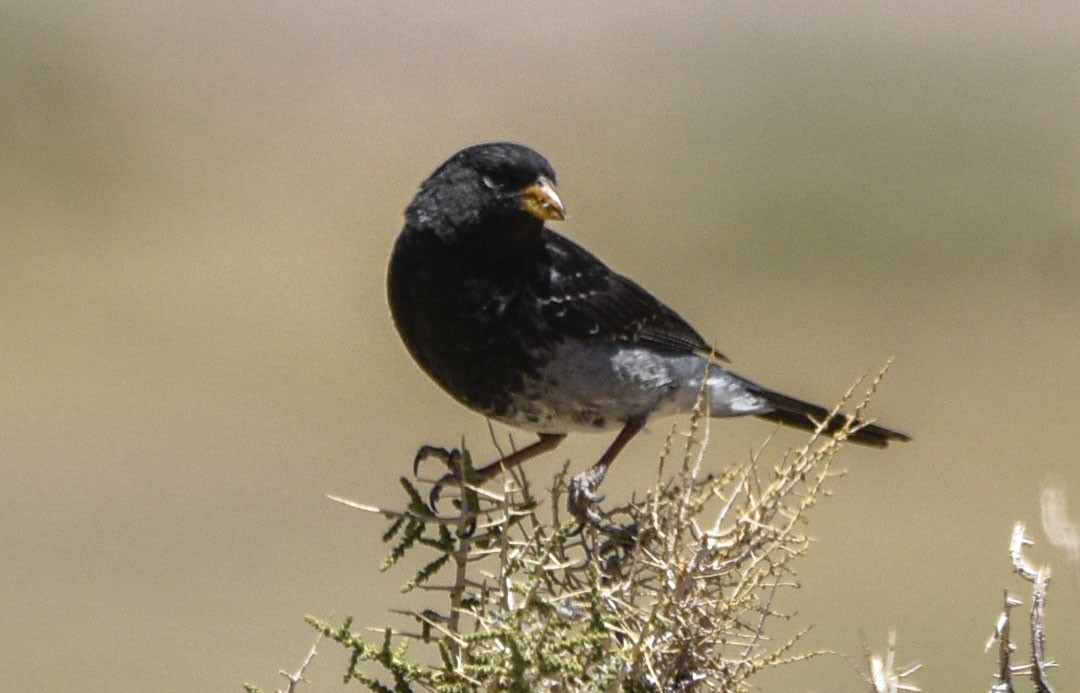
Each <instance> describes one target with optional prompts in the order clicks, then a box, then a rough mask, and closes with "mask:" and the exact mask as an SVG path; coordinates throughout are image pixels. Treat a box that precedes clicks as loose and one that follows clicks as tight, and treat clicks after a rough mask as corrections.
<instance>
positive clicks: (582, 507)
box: [567, 417, 645, 525]
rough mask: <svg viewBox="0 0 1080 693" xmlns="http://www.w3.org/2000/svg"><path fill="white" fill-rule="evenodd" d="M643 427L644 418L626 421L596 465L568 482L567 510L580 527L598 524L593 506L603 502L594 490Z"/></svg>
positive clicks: (598, 520)
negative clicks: (587, 524)
mask: <svg viewBox="0 0 1080 693" xmlns="http://www.w3.org/2000/svg"><path fill="white" fill-rule="evenodd" d="M644 427H645V419H644V417H638V418H634V419H630V420H629V421H627V422H626V425H625V426H623V428H622V430H621V431H619V435H617V436H615V440H614V441H612V443H611V445H609V446H608V449H607V450H605V451H604V454H603V455H601V456H600V459H599V460H598V461H597V462H596V464H594V465H593V466H591V467H589V468H588V469H586V470H585V471H583V472H582V473H580V474H578V475H576V476H575V477H574V478H573V479H571V480H570V497H569V499H568V500H567V508H568V509H569V510H570V514H571V515H573V516H574V517H575V518H576V519H577V521H578V522H580V523H581V524H582V525H584V524H586V523H592V524H598V523H599V522H600V515H599V514H598V513H597V512H596V509H595V508H594V507H593V506H594V505H596V504H597V503H599V502H600V501H601V500H603V498H604V497H603V496H601V495H598V494H597V493H596V489H598V488H600V484H601V483H603V481H604V476H605V475H606V474H607V471H608V468H609V467H611V463H612V462H614V461H615V458H616V457H618V456H619V453H620V452H622V449H623V448H625V447H626V444H627V443H629V442H630V439H631V438H633V437H634V436H635V435H637V434H638V432H639V431H640V430H641V429H642V428H644Z"/></svg>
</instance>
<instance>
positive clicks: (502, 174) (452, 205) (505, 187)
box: [405, 142, 565, 232]
mask: <svg viewBox="0 0 1080 693" xmlns="http://www.w3.org/2000/svg"><path fill="white" fill-rule="evenodd" d="M564 216H565V210H564V208H563V205H562V201H561V200H560V199H559V194H558V191H557V190H556V189H555V171H554V169H552V168H551V164H550V163H548V161H547V159H545V158H544V157H543V156H541V155H540V154H538V153H537V152H535V151H533V150H532V149H530V148H528V147H526V146H524V145H520V144H514V143H512V142H490V143H486V144H477V145H473V146H471V147H466V148H465V149H462V150H461V151H459V152H458V153H456V154H454V155H453V156H451V157H450V158H449V159H447V160H446V162H445V163H444V164H443V165H442V166H440V167H439V168H437V169H435V172H434V173H432V174H431V175H430V176H429V177H428V178H427V180H425V181H424V182H423V183H422V184H421V186H420V192H418V193H417V194H416V197H415V198H413V201H412V203H411V204H409V207H408V209H406V210H405V217H406V221H407V223H408V224H409V225H411V226H414V227H417V228H424V227H428V228H433V229H436V230H440V229H445V228H451V229H455V230H457V231H458V232H461V231H463V230H465V229H468V228H470V227H479V226H482V225H485V224H487V223H489V222H494V223H498V222H506V221H517V222H521V223H528V225H529V226H533V225H537V226H539V225H542V224H543V222H544V221H546V220H561V219H563V218H564Z"/></svg>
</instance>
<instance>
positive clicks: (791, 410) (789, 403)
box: [746, 382, 911, 448]
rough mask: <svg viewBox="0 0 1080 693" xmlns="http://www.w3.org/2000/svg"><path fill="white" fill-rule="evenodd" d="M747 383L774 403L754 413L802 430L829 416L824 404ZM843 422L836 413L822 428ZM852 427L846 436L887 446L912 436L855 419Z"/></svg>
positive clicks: (830, 428)
mask: <svg viewBox="0 0 1080 693" xmlns="http://www.w3.org/2000/svg"><path fill="white" fill-rule="evenodd" d="M746 386H747V389H748V390H749V391H750V392H751V393H752V394H754V395H757V396H758V397H761V398H762V399H764V400H765V401H766V402H768V403H769V405H770V406H772V407H773V409H772V411H766V412H762V413H760V414H757V416H759V417H761V418H762V419H768V420H770V421H776V422H777V423H781V424H785V425H787V426H794V427H795V428H800V429H802V430H804V431H813V430H816V429H817V427H818V425H819V424H820V423H821V422H822V421H824V420H825V419H828V418H829V414H830V411H829V410H828V409H826V408H825V407H822V406H819V405H817V404H811V403H809V402H804V401H802V400H799V399H795V398H794V397H788V396H787V395H782V394H780V393H779V392H775V391H773V390H769V389H767V388H764V387H761V386H760V385H757V384H755V383H751V382H747V383H746ZM846 423H847V417H846V416H845V415H844V414H837V415H836V416H834V417H832V419H830V420H829V423H828V425H827V426H826V427H825V432H826V433H835V432H836V431H839V430H840V429H841V428H843V427H844V425H845V424H846ZM851 429H852V433H851V434H850V435H849V436H848V440H850V441H852V442H855V443H861V444H862V445H869V446H871V447H875V448H884V447H887V446H888V445H889V443H890V442H891V441H907V440H911V437H910V436H909V435H907V434H906V433H901V432H900V431H896V430H893V429H891V428H886V427H884V426H879V425H877V424H872V423H863V422H862V421H858V420H856V421H854V422H853V423H852V425H851Z"/></svg>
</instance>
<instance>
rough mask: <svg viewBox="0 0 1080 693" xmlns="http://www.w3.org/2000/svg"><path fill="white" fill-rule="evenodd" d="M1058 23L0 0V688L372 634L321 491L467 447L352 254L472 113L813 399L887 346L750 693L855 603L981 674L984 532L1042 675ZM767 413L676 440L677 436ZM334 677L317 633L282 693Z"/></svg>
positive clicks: (485, 438) (1050, 463)
mask: <svg viewBox="0 0 1080 693" xmlns="http://www.w3.org/2000/svg"><path fill="white" fill-rule="evenodd" d="M1077 46H1080V5H1077V4H1076V3H1072V2H1043V3H997V2H991V3H971V4H960V3H956V4H952V5H948V6H942V5H941V3H938V2H930V1H925V2H924V1H917V2H908V3H888V2H872V3H814V4H807V3H801V2H780V3H768V4H762V3H757V2H741V1H736V2H728V3H714V2H702V3H696V4H695V3H686V4H681V5H680V6H679V9H678V11H675V10H674V9H672V8H668V9H660V8H658V7H656V6H654V5H653V4H647V3H636V4H635V3H621V4H616V3H596V4H585V3H573V2H562V1H553V2H546V3H538V4H532V5H516V6H513V7H510V6H506V7H499V8H496V7H495V6H494V5H493V4H490V3H484V2H460V3H446V4H438V5H436V4H428V3H411V2H403V3H351V2H341V3H335V2H305V3H299V2H296V3H287V2H266V3H257V4H240V5H237V4H234V3H224V4H222V3H217V2H181V3H140V2H130V1H128V2H125V1H122V0H121V1H117V2H99V3H31V2H18V1H16V2H6V3H4V4H3V5H2V7H0V66H2V67H0V93H2V96H0V184H2V191H3V192H2V193H0V224H2V229H3V231H2V236H0V263H2V265H0V267H2V272H0V465H2V467H0V468H2V469H3V478H4V483H3V484H2V486H0V555H2V556H3V560H2V561H0V584H2V585H3V589H2V590H0V621H2V623H3V627H2V628H0V670H2V671H3V672H4V682H5V687H6V688H8V689H11V690H59V689H78V690H177V691H179V690H192V689H196V690H240V686H241V684H242V682H244V681H252V682H255V683H258V684H259V685H261V686H263V687H264V688H268V689H270V688H274V687H276V686H278V685H281V680H280V679H279V678H278V676H277V672H278V670H279V669H283V668H284V669H289V670H295V668H296V667H297V666H298V665H299V663H300V661H301V660H302V659H303V656H304V654H305V653H306V651H307V649H308V647H309V645H310V643H311V641H312V640H313V631H312V630H311V629H310V628H309V627H308V626H307V625H306V624H305V623H304V622H303V620H302V619H303V616H304V615H305V614H314V615H317V616H321V617H326V618H332V619H334V620H336V621H339V620H340V619H341V618H343V617H345V616H347V615H353V616H355V617H356V619H357V623H358V624H365V625H383V624H392V625H398V626H405V625H408V622H407V621H405V620H403V619H401V618H400V617H397V616H394V615H391V614H389V613H388V609H389V608H390V607H391V606H402V605H411V606H417V605H419V606H423V605H424V603H425V602H424V601H423V600H424V597H423V596H422V595H419V596H417V595H410V597H409V598H408V599H402V598H400V597H398V596H397V594H398V592H397V591H398V586H399V585H400V584H401V583H402V582H404V581H405V580H406V579H407V578H409V577H411V573H409V572H408V571H405V570H399V571H395V572H391V573H390V574H389V575H383V574H380V573H378V572H377V571H376V565H377V562H378V560H379V558H381V556H382V555H383V554H384V553H385V547H384V546H383V545H382V544H381V543H380V542H379V535H380V534H381V532H382V531H383V529H384V524H383V522H382V521H381V520H380V519H378V518H371V517H366V516H360V515H358V514H356V513H350V512H349V511H347V510H346V509H344V508H342V507H341V506H338V505H336V504H333V503H331V502H330V501H328V500H326V499H325V498H324V497H323V494H324V493H327V492H329V493H334V494H338V495H343V496H347V497H352V498H355V499H357V500H360V501H367V502H386V503H393V502H397V500H398V499H399V498H400V497H401V492H400V487H399V485H398V477H399V476H401V475H405V474H409V473H410V471H409V470H410V463H411V460H412V457H413V454H414V452H415V450H416V448H417V447H418V446H419V445H420V444H422V443H434V444H442V445H453V444H456V443H458V442H460V440H461V439H462V437H464V439H465V441H466V442H468V443H469V445H470V447H471V448H472V449H473V450H474V453H475V454H476V456H477V458H478V459H479V460H485V459H487V458H493V456H494V454H495V448H494V445H493V444H492V442H491V440H490V438H489V435H488V431H487V425H486V423H485V422H484V420H483V419H482V418H480V417H479V416H477V415H474V414H472V413H470V412H468V411H466V410H465V409H463V408H462V407H460V406H458V405H457V404H455V403H454V402H453V401H452V400H450V399H449V398H448V397H447V396H446V395H444V394H442V392H441V391H439V390H438V389H437V388H436V387H435V386H434V385H433V384H432V383H431V382H430V381H428V379H427V378H426V377H425V376H424V375H423V374H422V373H421V372H420V370H419V369H418V368H417V367H416V366H415V365H414V364H413V363H412V362H411V360H410V359H409V357H408V356H407V354H406V353H405V351H404V349H403V347H402V346H401V344H400V343H399V341H398V338H397V335H396V333H395V331H394V329H393V326H392V324H391V322H390V319H389V315H388V311H387V308H386V301H385V295H384V271H385V265H386V259H387V256H388V253H389V250H390V246H391V244H392V242H393V239H394V237H395V235H396V233H397V230H398V229H399V228H400V225H401V219H402V217H401V212H402V209H403V208H404V206H405V205H406V203H407V202H408V201H409V199H410V198H411V196H412V195H413V192H414V191H415V189H416V187H417V185H418V184H419V182H420V181H421V180H422V179H423V178H424V177H425V176H426V175H427V174H428V173H429V172H430V171H431V170H432V169H434V168H435V166H437V165H438V164H439V163H441V162H442V161H443V160H444V159H445V158H446V157H447V156H449V155H450V154H451V153H453V152H454V151H456V150H457V149H459V148H460V147H462V146H465V145H468V144H471V143H474V142H478V141H484V140H491V139H504V138H505V139H513V140H518V141H521V142H525V143H528V144H530V145H532V146H533V147H535V148H537V149H538V150H540V151H541V152H543V153H544V154H545V155H546V156H547V157H548V158H549V159H550V160H551V161H552V162H553V164H554V166H555V168H556V170H557V171H558V174H559V183H560V189H561V192H562V196H563V199H564V201H565V202H566V204H567V206H568V208H569V211H570V215H571V216H570V219H569V220H568V221H566V222H564V223H562V224H559V225H558V228H559V230H561V231H563V232H564V233H566V234H568V235H570V236H572V237H573V238H574V239H576V240H578V241H579V242H581V243H583V244H584V245H585V246H587V247H588V248H590V249H592V250H593V251H594V252H596V253H597V254H598V255H599V256H600V257H602V258H603V259H604V260H606V261H607V262H608V263H609V264H611V265H613V266H614V267H615V268H617V269H618V270H620V271H622V272H624V273H626V274H629V275H630V276H632V277H634V278H636V279H637V280H639V281H640V282H641V283H643V284H644V285H645V286H647V287H648V288H650V289H651V290H652V291H653V292H655V293H656V294H657V295H658V296H660V297H661V298H663V299H664V300H665V301H667V302H668V303H669V304H671V305H672V306H673V307H675V308H676V309H677V310H679V311H680V312H681V313H683V314H684V315H685V316H686V317H687V319H689V320H690V322H692V323H693V324H694V325H696V326H697V327H698V329H699V330H700V331H701V332H702V334H704V335H705V336H706V337H707V338H709V339H710V340H714V341H715V343H716V344H717V346H718V347H719V348H720V349H722V350H723V351H724V352H725V353H726V354H727V355H728V356H730V357H731V358H732V360H733V362H734V366H735V368H736V370H737V371H739V372H741V373H744V374H746V375H748V376H750V377H752V378H754V379H756V380H759V381H762V382H764V383H766V384H769V385H772V386H774V387H776V388H778V389H781V390H785V391H788V392H791V393H793V394H796V395H800V396H803V397H806V398H809V399H815V400H818V401H821V402H824V403H833V402H835V401H837V400H838V399H839V397H840V396H841V395H842V394H843V392H844V391H845V390H846V389H847V387H848V386H849V385H850V384H851V383H852V382H853V381H854V380H855V379H856V378H857V377H858V376H859V375H861V374H863V373H865V372H867V371H871V372H873V371H876V369H878V368H879V367H880V366H881V365H882V364H883V363H884V362H885V361H886V360H887V359H888V358H889V357H890V356H895V357H896V364H895V366H894V367H893V369H892V371H890V373H889V375H888V377H887V379H886V381H885V383H884V386H883V388H882V390H881V392H880V394H879V395H878V396H877V398H876V399H875V400H874V402H873V405H872V409H871V413H872V414H873V415H874V416H877V417H878V418H879V420H880V421H882V422H883V423H886V424H888V425H891V426H895V427H898V428H901V429H903V430H905V431H907V432H909V433H911V434H912V435H913V436H914V438H915V441H914V442H913V443H910V444H907V445H900V446H894V447H892V448H890V449H888V450H887V451H875V450H865V449H861V448H849V449H847V450H845V451H844V453H843V454H842V455H841V457H840V462H842V463H843V465H844V466H846V467H847V468H848V470H849V473H848V475H847V476H846V477H844V478H843V479H841V480H839V481H838V482H837V483H836V484H835V486H834V488H835V490H836V491H837V493H836V495H835V496H834V497H832V498H829V499H827V500H826V501H824V502H822V503H820V504H819V505H818V506H817V507H815V508H814V513H813V522H812V523H811V525H810V526H809V527H808V531H809V532H810V533H811V534H812V535H814V536H815V537H817V538H818V539H819V541H818V543H817V544H816V545H815V546H814V548H813V550H812V552H811V554H810V555H809V556H808V557H807V558H806V559H805V560H803V561H802V562H801V570H800V579H801V581H802V583H803V588H802V590H801V591H800V592H799V593H797V594H789V595H787V596H786V597H785V599H786V600H787V601H786V603H782V604H780V605H779V606H780V607H781V608H787V609H789V610H797V611H798V614H797V617H796V618H797V623H799V624H801V625H805V624H813V625H814V629H813V630H812V632H811V633H810V634H809V635H808V636H807V637H806V639H805V640H804V641H803V642H802V643H801V644H800V645H799V646H798V647H797V648H796V651H805V650H809V649H814V648H828V649H834V650H837V651H840V652H843V653H845V654H846V655H847V659H845V658H843V657H824V658H817V659H814V660H812V661H809V662H804V663H796V664H792V665H789V666H786V667H783V668H781V669H778V670H776V671H774V672H770V673H768V674H767V675H764V676H762V677H761V678H760V679H759V683H760V685H761V688H762V690H771V691H781V690H795V691H825V690H862V689H863V684H862V682H861V680H860V678H859V675H858V673H857V672H856V671H855V668H856V667H857V666H859V665H860V660H861V657H862V653H863V649H864V646H866V647H870V648H872V649H876V650H879V651H880V650H881V649H882V648H883V647H884V644H885V642H886V638H887V633H888V631H889V629H890V628H896V629H897V631H898V640H899V646H898V647H899V656H898V658H899V660H900V661H901V662H902V663H914V662H921V663H922V664H923V668H922V670H921V671H920V672H919V673H918V674H917V675H916V676H915V681H916V682H918V683H919V684H921V685H922V686H923V688H924V689H925V690H985V689H987V688H988V687H989V685H990V684H991V683H992V678H991V677H992V674H993V672H994V671H995V666H996V663H995V659H994V656H993V653H990V654H986V653H984V651H983V645H984V643H985V641H986V639H987V637H988V636H989V635H990V632H991V629H992V626H993V624H994V622H995V619H996V618H997V615H998V613H999V612H1000V609H1001V602H1002V594H1003V589H1006V588H1008V589H1010V590H1012V591H1013V592H1014V593H1015V594H1016V595H1017V596H1019V597H1021V598H1023V599H1025V606H1024V607H1023V608H1022V609H1020V610H1018V611H1017V612H1016V616H1017V618H1018V619H1019V620H1018V621H1017V625H1016V626H1015V632H1017V633H1024V632H1025V628H1026V625H1025V621H1024V617H1025V615H1026V609H1027V601H1026V600H1027V599H1028V598H1029V596H1030V592H1029V589H1028V586H1027V585H1026V584H1025V583H1022V582H1020V581H1019V579H1018V578H1016V577H1014V576H1012V575H1011V572H1010V566H1009V562H1008V556H1007V552H1006V549H1007V546H1008V539H1009V535H1010V531H1011V528H1012V524H1013V522H1014V521H1016V520H1024V521H1026V522H1028V523H1029V528H1030V529H1029V534H1030V535H1031V536H1032V538H1034V539H1035V541H1036V542H1037V544H1036V546H1035V547H1034V548H1033V550H1032V556H1033V557H1034V558H1035V559H1036V560H1038V561H1040V562H1049V563H1051V564H1052V565H1053V566H1054V567H1055V569H1056V573H1055V576H1056V577H1055V580H1054V582H1053V584H1052V586H1051V590H1050V594H1049V602H1048V604H1047V623H1046V625H1047V636H1048V648H1049V654H1050V655H1051V657H1053V658H1056V659H1059V660H1061V661H1062V663H1063V666H1062V667H1061V668H1060V669H1058V670H1055V671H1054V672H1053V673H1052V678H1051V680H1052V682H1054V683H1055V684H1056V685H1057V687H1058V689H1059V690H1077V688H1078V687H1080V655H1077V653H1078V652H1080V617H1078V607H1080V590H1078V580H1077V577H1076V572H1075V568H1074V567H1072V566H1070V564H1069V562H1068V560H1069V559H1068V555H1067V554H1066V553H1065V552H1062V551H1059V550H1055V549H1054V548H1053V547H1051V546H1050V545H1049V544H1048V542H1047V541H1046V538H1045V535H1044V534H1043V532H1042V530H1041V529H1040V527H1039V517H1040V510H1039V504H1038V499H1039V492H1040V488H1041V486H1042V485H1043V484H1045V483H1047V482H1048V481H1049V482H1052V483H1055V484H1057V485H1058V486H1059V487H1061V488H1064V489H1065V490H1066V493H1067V494H1069V495H1068V498H1069V500H1070V501H1071V502H1072V503H1073V506H1072V507H1071V509H1070V510H1071V512H1072V515H1073V517H1074V518H1080V452H1078V443H1080V435H1078V433H1077V425H1078V422H1080V413H1078V412H1080V371H1078V369H1077V364H1078V363H1080V271H1078V270H1080V51H1078V49H1077ZM668 426H669V423H668V422H659V423H657V424H655V425H654V426H653V428H652V430H651V434H650V435H644V436H640V437H639V438H638V439H637V440H636V441H635V442H634V443H633V445H632V446H631V447H630V448H629V449H628V451H627V452H626V453H624V455H623V456H622V458H620V461H619V464H618V465H616V466H615V468H614V470H613V471H612V474H611V475H610V476H609V479H608V483H607V484H606V486H605V490H606V492H607V493H608V494H609V498H611V499H612V500H613V501H615V500H621V499H625V498H626V497H627V496H628V495H629V493H630V492H631V491H633V490H634V489H635V488H642V487H643V486H644V485H646V484H647V483H649V482H650V481H651V480H652V478H653V476H654V468H655V464H656V459H657V456H658V453H659V450H660V448H661V445H662V443H663V438H664V433H665V432H666V431H667V429H668ZM496 431H497V433H498V435H499V436H500V439H501V440H502V441H503V443H504V444H505V440H506V436H507V434H508V433H509V431H508V429H506V428H503V427H497V428H496ZM772 431H773V428H772V426H770V425H769V424H766V423H761V422H756V421H750V420H741V421H728V422H720V423H718V424H714V425H713V428H712V433H711V441H712V442H711V448H710V451H709V457H710V459H711V460H712V463H713V464H715V465H716V468H722V467H723V465H725V464H727V463H729V462H731V461H732V460H736V459H745V457H746V455H747V454H748V451H749V450H751V449H753V448H755V447H756V446H757V445H759V444H760V442H761V441H762V440H763V439H764V438H765V437H767V436H768V435H769V434H770V433H772ZM515 439H516V440H517V441H519V442H527V441H528V440H530V438H529V436H528V435H527V434H523V433H518V434H517V435H516V438H515ZM802 440H803V437H801V436H800V435H799V434H797V433H793V432H787V431H784V432H781V433H780V434H779V435H778V437H777V441H776V446H777V447H776V448H775V454H777V455H779V454H780V452H781V451H782V449H783V447H784V446H790V445H795V444H798V443H799V442H801V441H802ZM608 442H609V440H608V437H605V436H578V437H577V438H575V439H572V440H571V441H570V442H569V443H568V444H567V445H565V446H563V447H561V448H560V449H559V450H558V452H557V453H555V454H552V455H549V456H547V457H546V458H544V459H540V460H536V461H535V462H532V463H530V465H529V466H530V468H531V470H532V474H531V478H532V479H533V480H534V481H535V482H540V483H545V482H546V481H547V480H549V479H550V478H551V475H552V474H554V472H555V471H556V470H557V469H558V468H559V466H560V464H561V462H563V461H564V460H566V459H568V458H569V459H572V460H573V468H574V469H581V468H584V467H585V466H587V465H588V464H591V463H592V461H594V460H595V459H596V457H597V456H598V455H599V453H600V452H601V451H602V450H603V448H604V447H605V446H606V445H607V443H608ZM1022 638H1023V636H1021V640H1020V644H1021V651H1022V652H1026V651H1027V642H1026V640H1024V639H1022ZM345 667H346V660H345V657H344V655H343V654H342V652H341V650H340V649H339V648H337V647H336V646H330V645H326V646H324V647H323V649H322V653H321V655H320V656H319V658H317V659H316V660H315V663H314V664H313V665H312V666H311V668H310V669H309V670H308V678H309V679H310V680H311V681H312V682H313V684H314V685H313V686H310V687H309V688H310V689H311V690H334V689H336V688H338V687H339V686H340V677H341V675H342V673H343V672H344V670H345Z"/></svg>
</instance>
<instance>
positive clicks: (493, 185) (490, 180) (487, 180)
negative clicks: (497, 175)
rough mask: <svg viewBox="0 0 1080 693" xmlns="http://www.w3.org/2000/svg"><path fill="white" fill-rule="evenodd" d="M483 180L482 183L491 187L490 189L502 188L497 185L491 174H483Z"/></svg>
mask: <svg viewBox="0 0 1080 693" xmlns="http://www.w3.org/2000/svg"><path fill="white" fill-rule="evenodd" d="M483 180H484V185H486V186H487V187H489V188H491V189H492V190H502V186H501V185H499V184H498V183H496V182H495V180H494V179H493V178H492V177H491V176H484V177H483Z"/></svg>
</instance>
